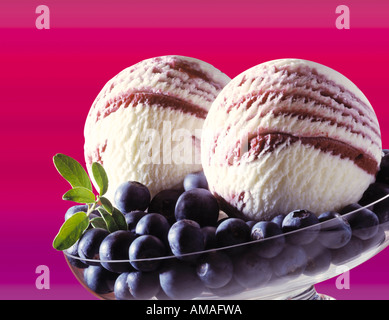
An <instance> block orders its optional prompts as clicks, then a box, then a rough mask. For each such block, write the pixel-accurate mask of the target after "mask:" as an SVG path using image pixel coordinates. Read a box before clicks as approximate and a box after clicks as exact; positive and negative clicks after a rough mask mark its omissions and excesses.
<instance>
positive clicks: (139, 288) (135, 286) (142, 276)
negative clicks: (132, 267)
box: [127, 271, 161, 300]
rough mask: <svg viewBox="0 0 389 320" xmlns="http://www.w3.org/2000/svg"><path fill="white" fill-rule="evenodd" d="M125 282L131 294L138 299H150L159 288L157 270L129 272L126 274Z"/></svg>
mask: <svg viewBox="0 0 389 320" xmlns="http://www.w3.org/2000/svg"><path fill="white" fill-rule="evenodd" d="M127 284H128V287H129V289H130V293H131V295H132V296H133V297H134V298H135V299H139V300H148V299H151V298H152V297H154V296H155V295H156V294H157V293H158V292H159V291H160V289H161V287H160V285H159V274H158V273H157V272H139V271H133V272H130V273H129V274H128V276H127Z"/></svg>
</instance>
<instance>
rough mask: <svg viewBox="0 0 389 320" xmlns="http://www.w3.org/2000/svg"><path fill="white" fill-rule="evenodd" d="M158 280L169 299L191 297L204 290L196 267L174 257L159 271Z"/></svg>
mask: <svg viewBox="0 0 389 320" xmlns="http://www.w3.org/2000/svg"><path fill="white" fill-rule="evenodd" d="M159 282H160V285H161V288H162V290H163V291H164V292H165V293H166V295H167V296H168V297H169V298H171V299H177V300H182V299H193V298H195V297H197V296H199V295H200V294H201V292H202V291H203V290H204V285H203V283H202V282H201V280H200V279H199V277H198V276H197V273H196V268H195V267H194V266H193V265H191V264H189V263H188V262H185V261H179V260H176V259H174V260H173V259H172V260H171V261H168V262H167V263H165V265H164V268H163V270H161V272H160V273H159Z"/></svg>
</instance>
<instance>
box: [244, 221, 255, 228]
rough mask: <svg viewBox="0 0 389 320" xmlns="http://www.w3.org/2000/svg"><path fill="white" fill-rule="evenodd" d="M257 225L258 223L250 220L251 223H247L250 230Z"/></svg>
mask: <svg viewBox="0 0 389 320" xmlns="http://www.w3.org/2000/svg"><path fill="white" fill-rule="evenodd" d="M256 223H257V221H253V220H249V221H246V224H247V225H248V226H249V228H250V229H251V228H252V227H254V225H255V224H256Z"/></svg>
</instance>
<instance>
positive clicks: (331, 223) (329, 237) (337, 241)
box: [318, 211, 352, 249]
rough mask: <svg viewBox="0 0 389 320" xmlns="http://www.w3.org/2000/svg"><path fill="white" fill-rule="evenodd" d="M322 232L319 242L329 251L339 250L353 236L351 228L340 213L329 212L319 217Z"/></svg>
mask: <svg viewBox="0 0 389 320" xmlns="http://www.w3.org/2000/svg"><path fill="white" fill-rule="evenodd" d="M319 221H320V222H322V223H321V230H320V233H319V236H318V240H319V242H320V243H321V244H322V245H323V246H325V247H326V248H329V249H338V248H341V247H343V246H345V245H346V244H347V242H349V241H350V239H351V236H352V231H351V226H350V224H349V223H348V221H347V220H346V219H345V218H344V217H342V216H341V215H340V214H339V213H337V212H334V211H327V212H324V213H322V214H321V215H320V216H319Z"/></svg>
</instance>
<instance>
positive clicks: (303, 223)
mask: <svg viewBox="0 0 389 320" xmlns="http://www.w3.org/2000/svg"><path fill="white" fill-rule="evenodd" d="M318 223H319V219H318V218H317V217H316V216H315V214H314V213H312V212H310V211H308V210H294V211H292V212H290V213H288V214H287V215H286V217H285V219H284V220H283V221H282V232H284V233H288V232H291V234H289V235H288V236H287V240H288V241H289V242H290V243H291V244H296V245H304V244H308V243H310V242H312V241H313V240H315V239H316V237H317V235H318V234H319V231H320V225H317V224H318ZM315 225H316V226H315ZM303 228H305V229H304V230H300V231H298V232H293V231H296V230H299V229H303Z"/></svg>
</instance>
